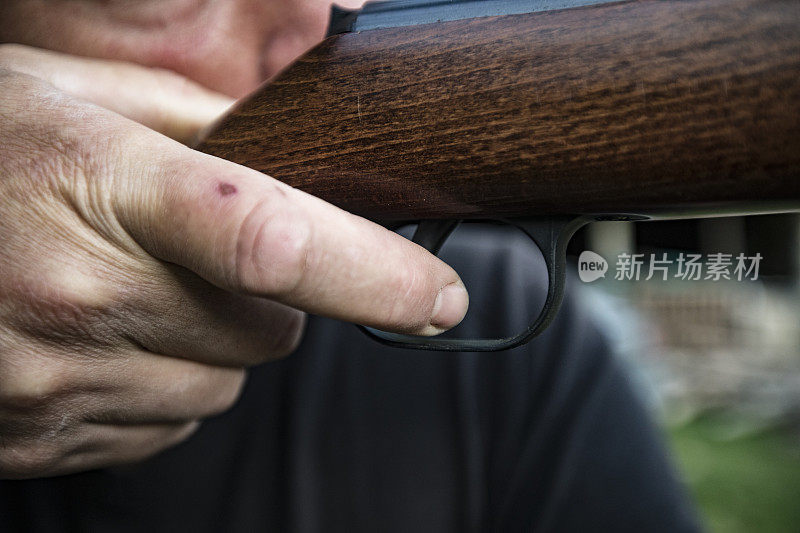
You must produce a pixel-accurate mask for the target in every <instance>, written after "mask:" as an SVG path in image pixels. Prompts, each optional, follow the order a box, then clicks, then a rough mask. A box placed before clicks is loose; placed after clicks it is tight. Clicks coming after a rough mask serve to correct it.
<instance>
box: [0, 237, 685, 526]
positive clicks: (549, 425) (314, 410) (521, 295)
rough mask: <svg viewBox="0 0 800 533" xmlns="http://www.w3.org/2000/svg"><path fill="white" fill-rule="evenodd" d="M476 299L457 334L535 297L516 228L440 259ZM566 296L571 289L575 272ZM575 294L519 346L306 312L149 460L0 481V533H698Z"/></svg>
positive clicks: (538, 278)
mask: <svg viewBox="0 0 800 533" xmlns="http://www.w3.org/2000/svg"><path fill="white" fill-rule="evenodd" d="M444 252H445V253H444V257H445V259H447V260H449V261H450V262H451V264H455V265H458V266H460V271H461V274H462V277H463V278H464V280H465V282H466V284H467V287H468V288H469V289H470V292H471V296H472V302H473V306H478V305H479V303H481V302H492V303H491V305H487V306H485V307H483V308H476V309H475V310H473V312H471V313H470V316H468V318H467V320H466V324H465V325H464V326H462V327H460V328H459V329H460V330H462V331H464V332H466V333H468V334H472V335H475V333H476V332H477V333H480V332H483V333H484V334H485V335H488V334H490V333H493V332H497V331H498V328H501V329H506V330H507V328H511V329H520V328H522V327H523V326H524V325H526V323H527V322H528V320H529V319H530V316H531V315H532V314H534V313H536V312H537V311H538V307H539V306H540V305H541V304H540V302H541V301H542V296H543V291H544V289H545V287H544V283H546V281H545V277H544V273H543V267H542V263H541V258H540V257H539V256H538V254H537V253H536V252H535V249H534V248H533V245H532V244H531V243H530V241H528V240H527V239H525V238H523V237H521V236H512V237H503V236H500V235H499V234H497V233H495V232H494V231H489V232H479V231H477V230H473V231H466V232H464V233H462V234H461V235H460V236H457V237H456V242H455V243H453V244H452V245H448V247H447V248H446V250H445V251H444ZM572 285H575V283H574V280H573V283H572ZM587 311H588V310H586V309H583V308H582V307H581V305H579V303H578V301H577V300H576V299H575V298H574V297H571V296H568V297H567V300H566V302H565V304H564V307H563V308H562V310H561V312H560V315H559V317H558V319H557V321H556V322H555V323H554V324H553V325H552V326H551V327H550V329H549V330H548V331H547V332H546V333H545V334H544V335H543V336H542V337H540V338H538V339H535V340H534V341H533V342H531V343H530V344H528V345H526V346H523V347H521V348H518V349H515V350H512V351H508V352H504V353H494V354H443V353H434V352H415V351H404V350H397V349H393V348H386V347H383V346H380V345H378V344H376V343H375V342H373V341H371V340H369V339H367V338H366V337H364V336H363V335H362V334H361V333H360V332H358V331H357V330H356V329H355V328H354V327H353V326H351V325H346V324H341V323H338V322H335V321H332V320H326V319H320V318H312V319H311V320H310V323H309V327H308V333H307V335H306V337H305V340H304V342H303V345H302V347H301V348H300V350H299V351H298V352H297V353H295V354H294V355H292V356H290V357H289V358H287V359H285V360H283V361H279V362H276V363H272V364H267V365H264V366H261V367H259V368H256V369H254V370H253V371H252V374H251V377H250V379H249V382H248V384H247V387H246V389H245V391H244V394H243V396H242V398H241V400H240V401H239V403H238V404H237V405H236V407H234V408H233V409H232V410H231V411H230V412H228V413H226V414H224V415H222V416H220V417H217V418H215V419H213V420H208V421H207V422H205V424H204V425H203V427H202V428H201V429H200V431H199V432H198V433H197V434H196V435H195V436H194V437H192V438H191V439H190V440H189V441H188V442H186V443H184V444H182V445H180V446H178V447H177V448H174V449H172V450H169V451H167V452H165V453H163V454H162V455H159V456H157V457H155V458H153V459H151V460H149V461H147V462H145V463H141V464H138V465H134V466H129V467H123V468H115V469H109V470H104V471H95V472H87V473H83V474H77V475H71V476H65V477H60V478H55V479H43V480H33V481H13V482H12V481H6V482H0V531H3V532H15V531H35V532H39V531H100V532H118V531H119V532H127V531H131V532H150V533H154V532H161V531H164V532H176V531H192V532H203V531H235V532H239V531H241V532H250V531H276V532H294V531H297V532H318V531H319V532H327V531H346V532H361V531H364V532H394V531H396V532H439V531H441V532H459V533H461V532H473V531H499V532H514V531H568V532H573V531H574V532H590V531H614V532H627V531H630V532H637V533H639V532H643V531H647V532H649V533H657V532H670V533H676V532H683V531H697V530H698V526H697V525H696V521H695V514H694V510H693V509H692V506H691V505H690V504H689V502H688V500H687V498H686V496H685V494H684V490H683V488H682V487H681V486H680V485H679V484H678V483H677V482H676V478H675V475H674V473H673V470H672V468H671V465H670V464H669V461H668V459H667V455H666V452H665V449H664V448H663V447H662V443H661V439H660V434H659V432H658V431H657V430H656V429H655V428H654V426H653V425H652V423H651V421H650V419H649V417H648V415H647V413H646V412H645V411H644V409H643V408H642V406H641V404H640V401H639V399H638V398H637V397H636V395H635V394H634V392H633V391H632V388H631V385H630V384H629V381H628V378H627V377H626V373H625V371H624V369H623V367H622V366H621V365H620V363H619V362H618V361H617V360H615V359H614V358H613V357H612V355H611V354H610V352H609V348H608V346H607V344H606V342H605V341H604V339H603V337H602V335H601V334H600V333H599V332H598V331H597V329H596V328H595V326H594V325H593V323H592V320H591V313H590V312H587Z"/></svg>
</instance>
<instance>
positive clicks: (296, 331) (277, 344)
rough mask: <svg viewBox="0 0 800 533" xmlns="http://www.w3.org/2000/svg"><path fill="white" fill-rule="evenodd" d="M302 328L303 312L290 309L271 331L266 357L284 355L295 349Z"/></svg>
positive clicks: (303, 321) (300, 336) (300, 338)
mask: <svg viewBox="0 0 800 533" xmlns="http://www.w3.org/2000/svg"><path fill="white" fill-rule="evenodd" d="M304 329H305V314H304V313H301V312H300V311H296V310H294V309H292V310H291V311H290V312H289V313H287V315H286V318H285V319H284V320H283V321H281V323H280V324H278V326H277V327H276V328H275V330H273V331H272V332H271V335H270V349H269V357H268V359H279V358H282V357H286V356H287V355H289V354H291V353H292V352H294V351H295V350H297V348H298V347H299V346H300V341H301V340H302V338H303V330H304Z"/></svg>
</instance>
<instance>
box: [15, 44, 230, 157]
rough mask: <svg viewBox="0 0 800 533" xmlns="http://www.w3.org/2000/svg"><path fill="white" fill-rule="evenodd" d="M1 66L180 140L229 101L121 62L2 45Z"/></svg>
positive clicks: (180, 79) (175, 76)
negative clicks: (37, 79)
mask: <svg viewBox="0 0 800 533" xmlns="http://www.w3.org/2000/svg"><path fill="white" fill-rule="evenodd" d="M0 65H2V66H4V67H5V68H8V69H10V70H14V71H16V72H21V73H23V74H28V75H29V76H35V77H37V78H39V79H42V80H44V81H47V82H48V83H50V84H51V85H53V86H55V87H56V88H58V89H60V90H62V91H64V92H66V93H68V94H71V95H72V96H76V97H78V98H81V99H83V100H87V101H89V102H92V103H93V104H96V105H99V106H101V107H104V108H106V109H109V110H111V111H114V112H116V113H119V114H120V115H123V116H125V117H127V118H129V119H131V120H134V121H136V122H139V123H140V124H143V125H145V126H147V127H148V128H150V129H152V130H155V131H158V132H159V133H162V134H164V135H167V136H169V137H172V138H173V139H176V140H178V141H181V142H188V141H190V140H192V139H193V137H194V136H195V135H196V134H197V132H198V131H199V130H200V129H202V128H203V127H205V126H207V125H208V124H210V123H211V122H212V121H213V120H214V119H216V118H217V117H219V116H220V115H222V114H223V113H224V112H225V111H226V110H227V109H228V107H230V106H231V104H232V103H233V100H232V99H230V98H228V97H227V96H224V95H221V94H219V93H215V92H213V91H209V90H208V89H205V88H203V87H202V86H200V85H198V84H196V83H194V82H192V81H190V80H188V79H187V78H184V77H183V76H180V75H178V74H175V73H174V72H171V71H168V70H163V69H154V68H149V67H142V66H139V65H135V64H132V63H125V62H121V61H109V60H103V59H91V58H85V57H78V56H71V55H66V54H61V53H57V52H51V51H49V50H42V49H39V48H32V47H29V46H23V45H19V44H3V45H0Z"/></svg>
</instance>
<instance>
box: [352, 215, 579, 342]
mask: <svg viewBox="0 0 800 533" xmlns="http://www.w3.org/2000/svg"><path fill="white" fill-rule="evenodd" d="M592 220H594V218H593V217H574V216H573V217H567V216H562V217H536V218H526V219H512V220H502V221H500V222H503V223H506V224H509V225H512V226H516V227H517V228H519V229H520V230H522V231H523V232H524V233H525V234H526V235H528V237H530V238H531V240H533V242H534V243H536V246H538V247H539V250H540V251H541V252H542V257H544V262H545V265H546V266H547V278H548V279H547V282H548V283H547V296H546V297H545V302H544V306H543V307H542V310H541V311H540V313H539V316H537V317H536V318H535V319H534V320H533V322H531V324H530V325H529V326H528V327H527V328H526V329H525V330H524V331H521V332H520V333H518V334H516V335H514V336H512V337H506V338H500V339H442V338H436V337H419V336H414V335H401V334H398V333H388V332H385V331H380V330H377V329H374V328H369V327H365V326H359V328H360V329H361V330H362V331H363V332H364V333H366V334H367V335H368V336H369V337H371V338H373V339H375V340H377V341H379V342H381V343H383V344H387V345H389V346H394V347H397V348H414V349H417V350H438V351H445V352H494V351H499V350H508V349H510V348H515V347H517V346H520V345H521V344H525V343H526V342H528V341H529V340H530V339H532V338H533V337H535V336H537V335H539V334H540V333H541V332H542V331H544V330H545V329H546V328H547V326H548V325H550V322H552V321H553V318H555V316H556V314H557V313H558V309H559V306H560V305H561V300H562V299H563V296H564V284H565V279H566V268H567V267H566V261H567V255H566V254H567V244H568V243H569V240H570V239H571V238H572V235H574V234H575V232H576V231H577V230H578V229H579V228H580V227H581V226H583V225H585V224H587V223H589V222H591V221H592ZM459 223H461V221H458V220H426V221H422V222H420V224H419V226H418V227H417V231H416V232H415V233H414V237H413V241H414V242H416V243H417V244H420V245H421V246H424V247H425V248H426V249H428V250H429V251H430V252H431V253H434V254H437V253H438V252H439V250H440V249H441V247H442V245H443V244H444V242H445V241H446V240H447V237H449V236H450V234H451V233H452V232H453V230H454V229H455V228H456V227H457V226H458V225H459Z"/></svg>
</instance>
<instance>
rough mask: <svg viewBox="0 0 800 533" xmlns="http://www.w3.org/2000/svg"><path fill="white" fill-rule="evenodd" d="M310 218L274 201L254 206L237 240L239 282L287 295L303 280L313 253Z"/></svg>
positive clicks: (254, 290) (249, 288)
mask: <svg viewBox="0 0 800 533" xmlns="http://www.w3.org/2000/svg"><path fill="white" fill-rule="evenodd" d="M312 237H313V233H312V226H311V222H310V221H309V220H308V219H307V218H306V217H304V216H302V215H301V214H300V213H299V212H298V211H297V210H294V209H292V208H290V207H289V206H286V205H276V203H275V202H273V201H271V200H270V201H262V202H259V203H258V204H257V205H256V206H254V207H253V208H252V209H251V210H250V211H249V213H248V214H247V216H246V217H245V218H244V221H243V223H242V225H241V227H240V229H239V234H238V238H237V241H236V255H235V257H236V267H235V276H236V278H237V282H236V285H237V286H238V287H239V288H240V289H241V290H242V291H243V292H245V293H249V294H259V295H263V296H273V297H280V296H286V295H289V294H291V293H293V292H294V291H296V290H297V289H298V287H300V286H301V285H302V284H303V281H304V279H305V277H306V274H307V271H308V269H309V264H310V260H311V253H312V251H313V250H312Z"/></svg>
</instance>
